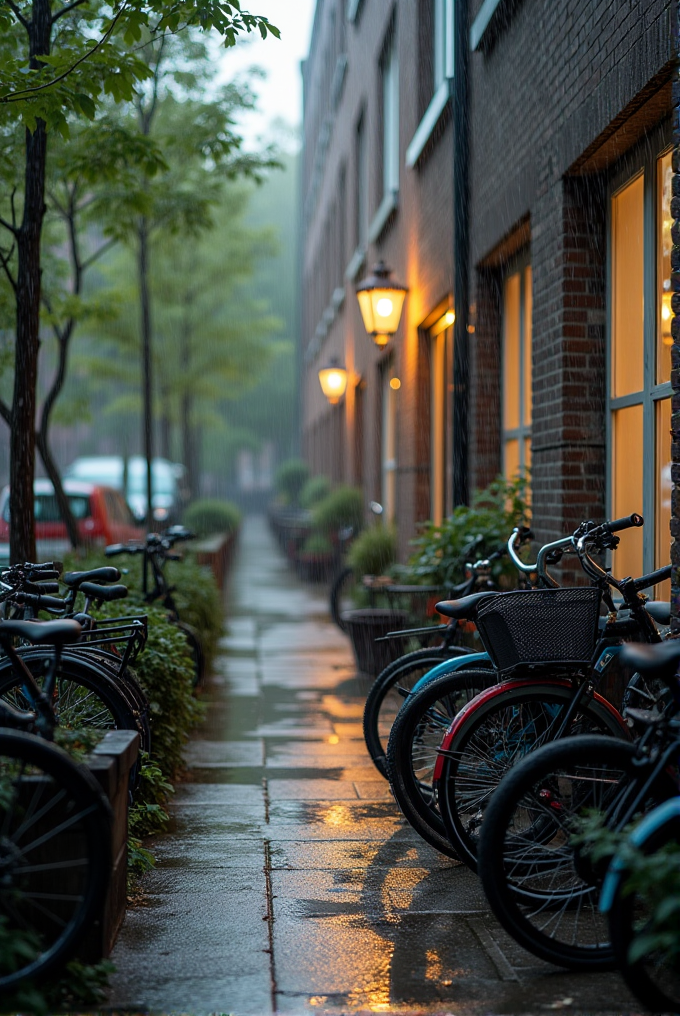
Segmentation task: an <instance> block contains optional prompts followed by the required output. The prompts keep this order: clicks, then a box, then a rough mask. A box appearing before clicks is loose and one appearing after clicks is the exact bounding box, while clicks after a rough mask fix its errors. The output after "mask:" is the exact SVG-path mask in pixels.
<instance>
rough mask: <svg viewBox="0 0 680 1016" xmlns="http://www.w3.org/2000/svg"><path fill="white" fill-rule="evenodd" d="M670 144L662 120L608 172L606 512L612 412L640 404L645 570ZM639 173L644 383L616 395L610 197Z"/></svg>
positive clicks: (659, 395) (652, 518)
mask: <svg viewBox="0 0 680 1016" xmlns="http://www.w3.org/2000/svg"><path fill="white" fill-rule="evenodd" d="M672 147H673V143H672V125H671V123H670V121H669V122H666V123H664V124H661V125H660V126H659V127H657V128H656V130H654V131H650V132H649V134H648V135H647V138H646V141H645V143H644V144H639V145H636V146H635V148H634V149H633V151H632V152H630V153H628V154H627V155H626V156H624V157H623V159H621V161H620V163H619V165H618V166H617V168H616V170H615V171H614V173H613V174H612V176H611V177H610V180H609V185H608V187H607V206H606V215H607V221H606V230H607V264H606V279H607V284H606V367H605V370H606V381H605V383H606V395H605V407H606V424H605V435H606V513H607V518H611V517H612V512H613V499H614V475H613V467H614V456H613V439H614V433H613V415H614V413H615V412H616V411H617V410H619V409H627V408H629V407H631V406H639V405H641V406H642V449H643V458H642V505H641V506H640V511H641V513H642V516H643V518H644V520H645V525H644V526H643V528H642V569H643V574H646V573H648V572H651V571H653V570H654V569H655V567H656V565H655V558H656V541H657V532H656V521H657V520H656V509H657V489H656V487H657V485H656V465H657V462H656V459H657V429H656V412H657V405H658V403H659V402H663V401H664V400H665V399H668V398H670V397H671V396H672V385H671V382H670V381H663V382H661V383H658V382H657V380H656V353H657V324H658V322H657V305H656V283H657V277H656V276H657V256H658V244H659V236H658V230H657V214H656V213H657V196H658V190H657V188H658V174H657V167H658V160H659V159H660V158H662V156H664V155H666V154H667V153H668V152H669V151H670V150H671V149H672ZM640 175H642V176H643V234H642V236H643V241H642V242H643V253H642V258H643V261H642V273H643V282H642V292H643V387H642V388H641V389H640V390H639V391H637V392H630V393H628V394H626V395H619V396H614V395H613V394H612V389H613V379H612V370H613V366H614V363H613V352H614V350H613V338H614V336H613V318H612V314H613V303H612V296H613V267H614V257H613V254H614V250H613V221H612V203H613V199H614V197H615V196H616V195H617V194H619V193H620V192H621V191H623V190H624V189H625V188H626V187H627V186H628V185H629V184H631V183H633V181H634V180H635V179H636V177H638V176H640Z"/></svg>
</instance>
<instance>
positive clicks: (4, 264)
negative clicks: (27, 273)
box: [0, 244, 17, 293]
mask: <svg viewBox="0 0 680 1016" xmlns="http://www.w3.org/2000/svg"><path fill="white" fill-rule="evenodd" d="M14 247H15V244H12V246H11V247H10V250H9V254H3V253H2V251H1V250H0V268H2V270H3V271H4V273H5V275H6V276H7V279H8V281H9V284H10V286H11V287H12V289H13V290H14V292H15V293H16V291H17V284H16V279H15V278H14V276H13V275H12V273H11V271H10V270H9V262H10V258H11V257H12V254H14Z"/></svg>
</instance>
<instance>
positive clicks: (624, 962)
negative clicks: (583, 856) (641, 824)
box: [609, 802, 680, 1013]
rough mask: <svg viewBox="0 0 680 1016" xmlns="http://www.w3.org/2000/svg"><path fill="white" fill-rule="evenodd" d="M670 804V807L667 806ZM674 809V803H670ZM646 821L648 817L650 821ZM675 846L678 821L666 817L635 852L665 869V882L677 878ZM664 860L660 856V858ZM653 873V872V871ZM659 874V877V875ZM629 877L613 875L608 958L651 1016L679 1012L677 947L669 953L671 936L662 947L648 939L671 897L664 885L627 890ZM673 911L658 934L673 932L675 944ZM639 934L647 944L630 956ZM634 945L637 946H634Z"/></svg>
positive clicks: (678, 841) (674, 816)
mask: <svg viewBox="0 0 680 1016" xmlns="http://www.w3.org/2000/svg"><path fill="white" fill-rule="evenodd" d="M669 803H670V802H669ZM673 804H675V802H673ZM651 817H652V816H650V818H651ZM679 847H680V816H679V815H678V814H677V811H675V814H672V815H669V816H668V817H667V818H666V819H665V821H664V822H663V824H661V825H660V826H658V827H657V828H656V829H654V830H653V831H652V832H651V833H650V834H649V835H648V836H646V837H645V839H644V840H643V841H642V843H638V848H639V850H640V851H641V853H642V854H643V855H646V856H648V857H649V856H653V858H654V861H655V863H656V865H658V864H659V862H660V863H661V865H664V868H665V867H666V866H668V875H669V877H670V879H673V880H675V879H677V877H678V876H677V859H678V853H677V852H678V848H679ZM665 854H667V856H665V857H664V855H665ZM657 870H658V869H657ZM663 870H664V869H661V870H660V871H659V876H663ZM629 876H630V872H629V871H628V870H626V869H625V868H623V869H621V871H620V872H619V873H618V875H617V886H616V890H615V892H614V895H613V899H612V903H611V907H610V910H609V931H610V935H611V940H612V945H613V947H614V954H615V956H616V960H617V963H618V967H619V970H620V972H621V974H622V975H623V978H624V980H625V982H626V984H627V985H628V987H629V988H630V990H631V991H632V992H633V994H634V995H636V996H637V998H639V999H640V1001H641V1002H642V1003H643V1004H644V1005H646V1006H647V1008H648V1009H651V1010H652V1012H673V1013H677V1012H680V964H679V962H678V959H679V957H678V953H677V947H676V948H673V945H672V940H670V941H669V939H671V936H670V935H668V937H667V938H666V941H665V942H664V941H663V940H662V939H660V938H659V937H656V936H655V939H654V941H652V940H651V939H649V938H648V937H647V936H648V935H649V933H650V932H651V933H652V934H654V933H655V932H657V935H658V928H655V927H654V923H653V918H654V917H655V915H656V914H658V907H659V904H661V903H662V901H663V900H664V899H665V898H666V897H667V896H668V895H670V894H671V893H672V891H673V890H672V887H671V885H670V883H669V881H666V880H663V889H661V887H660V886H658V883H657V886H655V887H654V888H655V889H656V891H654V889H652V888H651V887H650V888H649V890H647V891H644V890H643V889H642V888H641V886H640V885H639V884H638V885H636V886H633V885H627V882H628V880H629ZM677 922H678V914H677V910H676V911H675V913H674V915H673V914H672V915H671V916H670V917H667V918H666V920H665V922H664V927H663V931H665V932H666V933H668V932H672V931H673V930H675V936H674V937H675V941H676V942H677ZM643 935H645V937H646V938H647V941H648V942H649V945H648V947H647V948H644V947H643V952H642V955H640V956H632V957H631V946H633V945H634V944H635V945H637V943H639V942H640V941H641V940H642V936H643ZM636 940H637V942H636Z"/></svg>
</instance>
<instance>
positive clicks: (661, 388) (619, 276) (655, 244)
mask: <svg viewBox="0 0 680 1016" xmlns="http://www.w3.org/2000/svg"><path fill="white" fill-rule="evenodd" d="M671 175H672V170H671V153H670V152H668V153H666V154H664V155H662V156H661V157H660V158H657V159H652V158H648V159H647V161H646V163H645V164H644V165H643V166H642V167H641V169H640V170H639V171H638V172H637V173H636V174H635V175H634V176H633V177H629V179H628V180H627V181H626V182H625V183H624V185H623V186H621V187H619V189H618V190H616V192H615V193H614V194H613V195H612V198H611V265H610V280H611V313H610V381H609V392H610V398H609V409H610V425H609V434H610V440H609V447H610V461H611V477H610V496H609V505H610V508H609V513H610V516H611V517H614V518H619V517H620V516H622V515H628V514H630V513H631V512H634V511H635V512H642V514H643V515H644V517H645V525H644V528H643V529H637V530H630V531H628V532H626V533H625V534H624V536H623V537H622V538H621V544H620V546H619V548H618V549H617V551H616V553H615V554H614V557H613V569H614V573H615V574H616V575H617V576H618V577H622V576H625V575H633V576H637V575H641V574H643V572H645V571H651V570H652V569H653V568H658V567H661V566H662V565H664V564H668V562H669V559H670V528H669V527H670V491H671V479H670V457H671V455H670V452H671V442H670V412H671V404H670V395H671V386H670V369H671V360H670V346H671V334H670V317H671V308H670V294H671V289H670V274H671V269H670V254H671V245H672V243H671V236H670V227H671V213H670V199H671ZM664 593H665V594H666V595H668V590H667V589H660V590H657V595H663V594H664Z"/></svg>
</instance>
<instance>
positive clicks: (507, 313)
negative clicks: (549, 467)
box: [502, 265, 532, 479]
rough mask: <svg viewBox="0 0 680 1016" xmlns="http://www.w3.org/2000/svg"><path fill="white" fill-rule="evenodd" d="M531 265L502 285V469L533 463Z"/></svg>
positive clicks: (512, 471) (512, 472) (519, 469)
mask: <svg viewBox="0 0 680 1016" xmlns="http://www.w3.org/2000/svg"><path fill="white" fill-rule="evenodd" d="M531 310H532V299H531V265H524V266H523V267H522V268H519V269H518V270H517V271H515V272H513V273H512V274H511V275H508V276H507V278H506V280H505V283H504V286H503V353H502V363H503V367H502V370H503V473H504V475H505V476H506V477H507V478H508V479H512V478H513V477H515V476H517V474H518V473H520V474H523V473H524V471H525V470H527V469H529V467H530V466H531Z"/></svg>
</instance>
